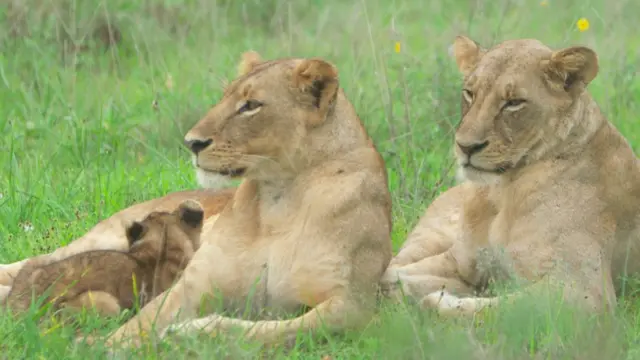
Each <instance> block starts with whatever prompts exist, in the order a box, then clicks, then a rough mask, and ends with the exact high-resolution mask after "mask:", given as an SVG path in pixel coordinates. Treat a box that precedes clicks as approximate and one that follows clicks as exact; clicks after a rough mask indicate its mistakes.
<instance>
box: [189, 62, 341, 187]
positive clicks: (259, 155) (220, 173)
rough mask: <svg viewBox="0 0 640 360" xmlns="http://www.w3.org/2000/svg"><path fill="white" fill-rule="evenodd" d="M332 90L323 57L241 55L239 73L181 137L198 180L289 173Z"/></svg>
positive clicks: (332, 76)
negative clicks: (266, 58) (276, 57)
mask: <svg viewBox="0 0 640 360" xmlns="http://www.w3.org/2000/svg"><path fill="white" fill-rule="evenodd" d="M337 93H338V73H337V70H336V68H335V67H334V66H333V65H332V64H330V63H328V62H325V61H324V60H320V59H280V60H274V61H263V60H261V59H260V57H259V55H258V54H256V53H255V52H248V53H245V54H244V55H243V58H242V61H241V62H240V66H239V77H238V78H236V79H235V80H234V81H232V82H231V83H230V84H229V85H228V86H227V87H226V88H225V91H224V94H223V96H222V98H221V99H220V100H219V101H218V103H217V104H216V105H214V106H213V107H212V108H211V109H210V110H209V112H208V113H207V114H206V115H205V116H204V118H203V119H201V120H200V121H199V122H198V123H197V124H196V125H195V126H194V127H193V128H192V129H191V130H189V132H188V133H187V134H186V135H185V138H184V142H185V145H186V146H187V147H188V148H189V149H190V150H191V152H192V153H193V163H194V165H195V167H196V169H197V175H198V180H199V182H200V184H201V185H202V186H204V187H213V186H214V185H215V182H217V181H219V180H222V178H226V179H231V178H237V177H243V176H246V177H253V178H256V177H265V176H266V177H271V176H273V175H274V174H277V173H278V172H283V171H284V172H286V171H295V169H296V167H297V166H296V164H297V162H300V161H302V160H301V152H302V151H304V150H303V149H304V145H305V143H307V142H309V141H310V140H309V139H308V136H307V133H308V131H309V130H310V129H311V128H313V127H316V126H320V125H321V124H322V123H323V122H324V121H325V119H326V117H327V114H328V113H330V112H331V111H332V108H333V106H334V103H335V99H336V96H337Z"/></svg>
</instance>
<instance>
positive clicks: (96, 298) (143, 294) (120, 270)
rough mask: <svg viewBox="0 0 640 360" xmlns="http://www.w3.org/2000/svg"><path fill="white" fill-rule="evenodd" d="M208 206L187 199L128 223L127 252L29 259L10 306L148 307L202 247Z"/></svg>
mask: <svg viewBox="0 0 640 360" xmlns="http://www.w3.org/2000/svg"><path fill="white" fill-rule="evenodd" d="M203 216H204V213H203V209H202V207H201V206H200V204H199V203H197V202H195V201H192V200H186V201H184V202H183V203H182V204H180V206H179V207H178V208H177V209H176V210H175V211H173V212H152V213H151V214H149V215H148V216H147V217H146V218H145V219H143V220H142V221H133V222H131V223H130V224H129V225H127V227H126V230H125V233H126V238H127V240H128V242H129V246H130V248H129V250H128V251H126V252H125V251H117V250H90V251H87V252H83V253H79V254H75V255H72V256H70V257H68V258H65V259H62V260H59V261H54V262H52V263H47V264H42V265H38V264H34V263H29V264H28V265H26V266H24V267H23V268H22V269H21V270H20V272H19V273H18V275H17V276H16V278H15V279H14V281H13V285H12V287H11V291H10V293H9V295H8V296H7V301H6V305H7V306H8V307H9V308H10V309H11V310H12V312H13V313H14V314H15V313H20V312H24V311H25V310H27V309H28V308H29V306H30V305H31V302H32V300H34V299H37V298H39V297H41V296H43V295H44V296H45V299H44V302H45V303H46V302H51V303H52V305H53V307H54V309H59V308H67V309H69V308H71V309H75V310H78V309H81V308H93V309H95V310H96V311H97V312H98V313H100V314H102V315H105V316H115V315H118V314H119V313H120V312H121V311H122V309H134V306H136V305H138V306H144V305H145V304H146V303H147V302H149V301H150V300H151V299H153V298H154V297H155V296H156V295H157V294H159V293H162V292H163V291H165V290H166V289H168V288H169V287H170V286H171V285H172V284H173V282H174V281H175V280H176V279H177V278H178V276H179V275H180V274H181V273H182V271H183V270H184V268H185V267H186V266H187V264H188V263H189V260H190V259H191V258H192V257H193V254H194V253H195V251H196V250H197V249H198V247H199V246H200V232H201V230H202V221H203Z"/></svg>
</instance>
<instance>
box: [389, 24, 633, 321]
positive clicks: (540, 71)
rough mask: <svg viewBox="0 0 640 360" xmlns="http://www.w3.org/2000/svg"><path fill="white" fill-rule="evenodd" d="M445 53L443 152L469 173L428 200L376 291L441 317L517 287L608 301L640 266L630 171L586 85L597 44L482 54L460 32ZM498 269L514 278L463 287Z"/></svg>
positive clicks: (629, 156) (581, 301) (625, 151)
mask: <svg viewBox="0 0 640 360" xmlns="http://www.w3.org/2000/svg"><path fill="white" fill-rule="evenodd" d="M454 56H455V59H456V63H457V65H458V67H459V69H460V71H461V72H462V74H463V75H464V83H463V84H464V85H463V89H462V94H461V96H462V120H461V121H460V124H459V125H458V127H457V130H456V133H455V155H456V157H457V160H458V164H459V170H460V174H461V176H462V177H463V178H464V179H467V180H468V181H466V182H464V183H463V184H461V185H458V186H456V187H454V188H452V189H450V190H448V191H446V192H445V193H444V194H442V195H441V196H440V197H439V198H437V199H436V200H435V201H434V202H433V204H432V205H431V206H430V207H429V208H428V209H427V211H426V214H425V215H424V217H423V218H422V219H421V220H420V222H419V224H418V226H417V227H416V228H415V230H414V231H413V232H412V234H411V235H410V236H409V238H408V239H407V241H406V243H405V244H404V245H403V248H402V249H401V250H400V252H399V254H398V255H397V256H396V257H395V258H394V259H393V260H392V261H391V264H390V266H389V268H388V270H387V271H386V272H385V275H384V277H383V280H382V285H383V288H384V289H385V290H387V291H392V295H397V294H398V293H400V292H401V291H400V290H402V291H403V292H404V294H406V295H409V296H410V297H411V298H413V299H416V300H417V301H419V302H420V303H421V304H422V305H423V306H424V307H426V308H436V309H438V311H439V312H440V313H442V314H451V315H472V314H474V313H475V312H476V311H479V310H481V309H483V308H485V307H487V306H490V305H497V304H499V303H500V301H502V300H501V299H508V300H509V301H511V300H513V299H515V298H516V297H517V296H518V295H522V294H524V293H526V292H527V291H528V290H531V291H540V292H538V294H543V293H545V292H546V294H549V291H551V290H557V291H562V292H563V294H564V299H565V300H568V301H570V302H573V304H574V305H580V306H579V308H580V307H583V308H585V309H587V311H601V310H607V309H611V306H613V305H615V303H616V294H615V292H614V289H620V287H621V286H622V282H621V277H624V276H626V275H633V274H638V271H639V270H640V261H638V260H639V259H640V211H639V210H640V169H639V166H638V160H637V159H636V156H635V155H634V153H633V151H632V149H631V147H630V146H629V144H628V143H627V141H626V140H625V139H624V137H623V136H622V135H621V134H620V133H619V132H618V131H617V130H616V128H615V127H614V126H613V125H612V124H611V123H610V122H608V121H607V119H606V118H605V117H604V116H603V115H602V114H601V112H600V110H599V108H598V105H596V103H595V101H594V100H593V99H592V98H591V96H590V95H589V93H588V92H587V91H586V90H585V89H586V87H587V85H588V84H589V83H590V82H591V81H592V80H593V79H594V78H595V76H596V74H597V72H598V60H597V56H596V54H595V52H594V51H593V50H591V49H589V48H586V47H570V48H566V49H563V50H558V51H552V50H551V49H549V48H548V47H547V46H545V45H543V44H542V43H540V42H539V41H536V40H510V41H505V42H503V43H501V44H499V45H497V46H495V47H493V48H491V49H488V50H486V49H482V48H481V47H480V46H479V45H478V44H477V43H475V42H474V41H472V40H470V39H468V38H466V37H462V36H461V37H458V38H456V40H455V43H454ZM398 279H399V280H400V284H401V287H397V286H395V285H394V283H395V281H396V280H398ZM508 279H512V280H520V281H522V282H524V288H521V290H516V291H512V292H510V293H509V295H507V296H506V297H504V298H503V297H480V298H478V297H474V293H476V292H478V291H482V290H483V289H484V288H485V287H486V286H487V285H488V284H489V282H490V281H497V282H503V283H504V280H508ZM548 285H551V287H549V288H547V286H548ZM443 288H444V289H443ZM442 289H443V290H442ZM499 300H500V301H499Z"/></svg>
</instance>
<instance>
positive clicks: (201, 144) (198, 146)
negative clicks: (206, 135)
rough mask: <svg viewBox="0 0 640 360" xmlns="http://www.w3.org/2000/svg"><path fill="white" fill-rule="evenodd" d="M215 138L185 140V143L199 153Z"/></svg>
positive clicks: (195, 152)
mask: <svg viewBox="0 0 640 360" xmlns="http://www.w3.org/2000/svg"><path fill="white" fill-rule="evenodd" d="M212 142H213V140H211V139H207V140H185V141H184V144H185V145H186V146H187V147H188V148H189V150H191V151H192V152H193V153H194V154H196V155H198V153H199V152H200V151H202V150H204V149H205V148H206V147H207V146H209V145H211V143H212Z"/></svg>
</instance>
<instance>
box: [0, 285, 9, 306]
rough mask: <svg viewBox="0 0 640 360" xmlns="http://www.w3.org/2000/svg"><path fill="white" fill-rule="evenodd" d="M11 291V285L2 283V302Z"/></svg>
mask: <svg viewBox="0 0 640 360" xmlns="http://www.w3.org/2000/svg"><path fill="white" fill-rule="evenodd" d="M10 291H11V286H6V285H0V304H3V303H4V301H5V300H6V298H7V296H8V295H9V292H10Z"/></svg>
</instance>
